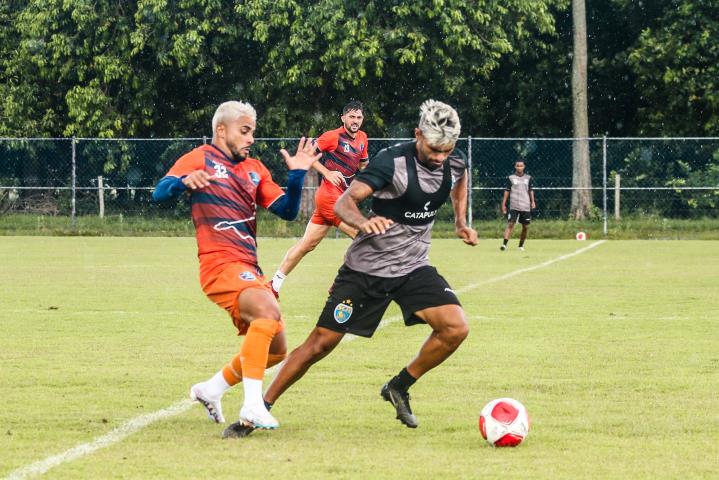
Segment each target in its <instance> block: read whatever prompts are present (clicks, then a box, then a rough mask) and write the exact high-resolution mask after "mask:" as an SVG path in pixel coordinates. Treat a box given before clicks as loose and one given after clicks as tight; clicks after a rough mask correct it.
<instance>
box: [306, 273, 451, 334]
mask: <svg viewBox="0 0 719 480" xmlns="http://www.w3.org/2000/svg"><path fill="white" fill-rule="evenodd" d="M392 301H395V302H397V304H398V305H399V307H400V309H401V310H402V316H403V317H404V323H405V325H408V326H409V325H416V324H419V323H425V322H424V321H423V320H421V319H420V318H419V317H417V316H416V315H415V312H418V311H420V310H424V309H425V308H430V307H439V306H442V305H461V304H460V303H459V299H458V298H457V295H456V294H455V293H454V291H453V290H452V288H451V287H450V286H449V284H448V283H447V281H446V280H445V279H444V277H442V276H441V275H440V274H439V273H438V272H437V269H436V268H434V267H431V266H425V267H420V268H418V269H417V270H414V271H412V272H410V273H409V274H407V275H404V276H402V277H395V278H384V277H375V276H372V275H367V274H365V273H361V272H357V271H354V270H351V269H350V268H348V267H347V266H346V265H342V267H340V269H339V272H338V273H337V276H336V277H335V281H334V283H333V284H332V287H331V288H330V295H329V297H328V298H327V302H326V303H325V307H324V309H323V310H322V313H321V314H320V318H319V320H318V321H317V326H318V327H324V328H327V329H330V330H333V331H335V332H341V333H351V334H354V335H359V336H362V337H371V336H372V334H374V331H375V330H376V329H377V326H378V325H379V323H380V321H381V320H382V316H383V315H384V312H385V311H386V310H387V307H389V304H390V302H392Z"/></svg>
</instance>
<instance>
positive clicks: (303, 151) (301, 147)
mask: <svg viewBox="0 0 719 480" xmlns="http://www.w3.org/2000/svg"><path fill="white" fill-rule="evenodd" d="M316 151H317V149H316V148H315V145H314V144H313V143H312V139H311V138H305V137H302V138H300V142H299V143H298V144H297V152H296V153H295V154H294V155H292V156H290V154H289V153H288V152H287V150H285V149H284V148H283V149H282V150H280V153H281V154H282V156H283V157H284V159H285V163H286V164H287V168H289V169H290V170H309V168H310V166H312V164H313V163H314V162H316V161H317V160H319V159H320V158H322V152H320V153H316Z"/></svg>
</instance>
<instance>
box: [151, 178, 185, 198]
mask: <svg viewBox="0 0 719 480" xmlns="http://www.w3.org/2000/svg"><path fill="white" fill-rule="evenodd" d="M185 190H187V187H186V186H185V184H184V183H182V178H180V177H162V179H161V180H160V181H159V182H157V185H155V191H154V192H152V199H153V200H154V201H156V202H164V201H165V200H169V199H171V198H173V197H176V196H178V195H180V194H181V193H182V192H184V191H185Z"/></svg>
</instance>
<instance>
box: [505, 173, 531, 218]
mask: <svg viewBox="0 0 719 480" xmlns="http://www.w3.org/2000/svg"><path fill="white" fill-rule="evenodd" d="M506 190H507V191H508V192H509V209H510V210H518V211H520V212H529V211H530V210H532V202H531V201H530V199H529V192H530V191H531V190H532V176H531V175H527V174H526V173H525V174H524V175H522V176H519V175H516V174H514V173H513V174H512V175H510V176H509V177H507V187H506Z"/></svg>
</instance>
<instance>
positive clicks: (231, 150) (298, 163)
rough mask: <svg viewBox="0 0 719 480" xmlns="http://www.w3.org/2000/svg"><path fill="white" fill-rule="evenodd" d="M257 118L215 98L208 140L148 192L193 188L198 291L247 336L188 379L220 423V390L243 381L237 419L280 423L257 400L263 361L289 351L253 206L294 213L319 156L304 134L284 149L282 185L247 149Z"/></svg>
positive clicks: (162, 195) (246, 107) (248, 108)
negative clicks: (205, 376)
mask: <svg viewBox="0 0 719 480" xmlns="http://www.w3.org/2000/svg"><path fill="white" fill-rule="evenodd" d="M256 119H257V113H256V112H255V109H254V108H253V107H252V105H250V104H248V103H243V102H235V101H231V102H225V103H223V104H222V105H220V106H219V107H218V108H217V111H216V112H215V115H214V117H213V118H212V132H213V136H212V144H211V145H202V146H200V147H198V148H196V149H194V150H192V151H191V152H189V153H187V154H185V155H183V156H182V157H180V159H179V160H177V161H176V162H175V164H174V165H173V166H172V168H171V169H170V171H169V172H168V173H167V175H166V176H165V177H163V178H162V179H161V180H160V181H159V183H158V184H157V186H156V188H155V192H154V193H153V199H154V200H155V201H164V200H168V199H170V198H172V197H176V196H178V195H180V194H182V193H183V192H188V193H189V194H190V202H191V204H192V220H193V223H194V224H195V230H196V237H197V248H198V257H199V260H200V283H201V285H202V290H203V291H204V292H205V294H206V295H207V296H208V297H209V298H210V300H212V301H213V302H215V303H216V304H217V305H219V306H220V307H222V308H224V309H225V310H227V312H228V313H229V314H230V316H231V317H232V321H233V323H234V324H235V326H236V327H237V329H238V330H239V334H240V335H245V340H244V342H242V347H241V349H240V352H239V353H238V354H237V355H235V357H234V358H233V359H232V360H231V361H230V362H229V363H228V364H227V365H226V366H225V367H224V368H223V369H221V370H220V371H218V372H217V373H216V374H215V375H214V376H213V377H212V378H210V379H209V380H207V381H205V382H201V383H198V384H195V385H193V386H192V388H191V389H190V398H192V400H196V401H199V402H200V403H201V404H202V405H203V406H204V407H205V409H206V410H207V413H208V416H209V417H210V419H211V420H213V421H215V422H217V423H223V422H224V421H225V419H224V416H223V415H222V405H221V402H220V400H221V398H222V395H223V394H224V393H225V391H226V390H227V389H229V388H230V387H231V386H232V385H235V384H237V383H239V382H242V383H243V386H244V391H245V399H244V403H243V405H242V408H241V410H240V422H241V424H242V425H246V429H250V431H251V429H252V428H277V427H278V426H279V424H278V422H277V420H275V418H274V417H273V416H272V415H271V414H270V412H269V411H268V410H267V408H265V406H264V403H263V401H262V379H263V376H264V372H265V368H266V367H268V366H271V365H274V364H277V363H279V362H280V361H282V360H283V359H284V358H285V355H286V352H287V340H286V339H285V334H284V324H283V322H282V317H281V314H280V307H279V305H278V303H277V300H276V299H275V297H274V295H273V294H272V292H271V290H270V288H269V287H268V285H267V283H266V281H265V279H264V277H263V274H262V270H261V269H260V266H259V265H258V262H257V238H256V216H257V205H259V206H261V207H264V208H266V209H268V210H269V211H271V212H272V213H274V214H275V215H277V216H279V217H281V218H283V219H286V220H292V219H294V218H295V217H296V216H297V212H298V210H299V203H300V196H301V193H302V183H303V182H304V178H305V173H306V172H307V169H309V167H310V166H311V165H312V163H313V162H315V161H316V160H318V159H319V158H320V155H319V154H316V153H315V147H314V145H313V144H312V143H311V140H310V139H307V140H306V139H305V138H302V139H301V140H300V142H299V145H298V148H297V153H296V154H295V155H293V156H290V154H289V153H287V151H285V150H281V153H282V156H283V157H284V159H285V163H286V164H287V167H288V168H289V169H290V171H289V177H288V180H287V190H286V191H284V192H283V191H282V189H281V188H280V186H279V185H277V184H276V183H275V182H274V181H273V180H272V175H271V174H270V172H269V171H268V170H267V168H266V167H265V166H264V165H263V164H262V162H260V161H259V160H256V159H254V158H250V157H249V156H248V155H249V153H250V147H251V146H252V144H253V143H254V131H255V123H256ZM240 422H238V423H240Z"/></svg>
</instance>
